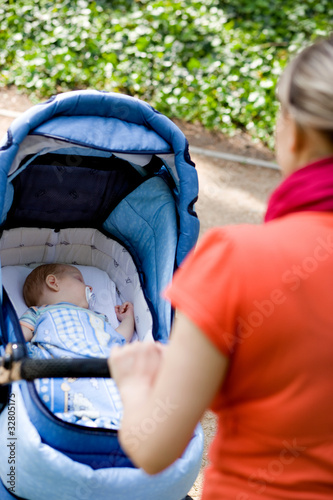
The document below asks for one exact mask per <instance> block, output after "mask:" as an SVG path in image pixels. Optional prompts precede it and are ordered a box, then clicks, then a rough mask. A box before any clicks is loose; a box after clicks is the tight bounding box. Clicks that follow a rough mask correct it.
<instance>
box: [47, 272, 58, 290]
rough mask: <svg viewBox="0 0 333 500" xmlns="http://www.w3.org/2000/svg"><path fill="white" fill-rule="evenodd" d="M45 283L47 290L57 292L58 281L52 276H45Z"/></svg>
mask: <svg viewBox="0 0 333 500" xmlns="http://www.w3.org/2000/svg"><path fill="white" fill-rule="evenodd" d="M45 283H46V286H47V287H48V288H51V290H53V291H55V292H57V291H58V290H59V284H58V280H57V277H56V276H55V275H54V274H48V275H47V276H46V279H45Z"/></svg>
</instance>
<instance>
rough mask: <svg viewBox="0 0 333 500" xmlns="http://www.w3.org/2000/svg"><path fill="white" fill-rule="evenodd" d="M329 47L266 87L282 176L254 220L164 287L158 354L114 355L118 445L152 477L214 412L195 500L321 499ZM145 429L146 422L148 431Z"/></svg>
mask: <svg viewBox="0 0 333 500" xmlns="http://www.w3.org/2000/svg"><path fill="white" fill-rule="evenodd" d="M332 82H333V39H331V40H324V41H321V42H318V43H316V44H315V45H313V46H311V47H309V48H307V49H305V50H304V51H303V52H302V53H301V54H300V55H298V56H297V57H296V58H295V60H294V61H293V62H292V63H291V64H290V65H289V66H288V68H287V69H286V71H285V73H284V75H283V77H282V79H281V81H280V84H279V88H278V96H279V100H280V103H281V112H280V115H279V117H278V121H277V130H276V149H277V159H278V162H279V164H280V166H281V169H282V171H283V174H284V176H285V179H284V180H283V182H282V183H281V185H280V186H279V187H278V188H277V189H276V191H275V192H274V193H273V195H272V197H271V198H270V200H269V204H268V209H267V213H266V217H265V224H263V225H261V226H249V225H243V226H229V227H225V228H217V229H213V230H211V231H209V232H208V233H207V235H206V236H205V237H204V238H203V239H202V241H201V243H200V245H199V246H198V248H197V250H196V251H195V252H193V253H192V254H191V255H190V256H189V257H188V258H187V260H186V262H185V264H184V265H183V267H182V268H181V269H180V270H178V272H177V273H176V275H175V278H174V281H173V283H172V285H171V286H170V287H169V289H168V290H167V292H166V296H167V297H168V298H169V299H170V300H171V302H172V304H173V306H174V307H176V308H177V310H178V314H177V319H176V321H175V324H174V328H173V332H172V336H171V341H170V344H169V346H168V347H167V348H165V349H163V348H162V347H159V346H158V345H155V346H154V345H138V344H136V345H131V346H127V347H124V348H117V350H116V349H114V351H113V353H112V356H111V359H110V368H111V369H112V373H113V375H114V376H115V379H116V382H117V383H118V385H119V389H120V392H121V395H122V399H123V404H124V418H123V423H122V429H121V432H120V439H121V443H122V445H123V447H124V448H125V450H126V452H127V453H128V454H129V455H130V457H131V458H132V460H133V461H134V462H135V463H136V464H137V465H138V466H141V467H143V468H144V469H145V470H146V471H147V472H148V473H156V472H158V471H160V470H162V469H163V468H165V467H167V466H168V465H169V464H171V463H172V462H173V461H174V460H175V459H176V458H177V457H179V456H180V455H181V453H182V452H183V450H184V448H185V447H186V445H187V443H188V441H189V440H190V438H191V435H192V433H193V430H194V428H195V426H196V424H197V422H198V421H199V420H200V418H201V416H202V414H203V412H204V411H205V409H206V408H207V407H209V406H210V407H211V408H212V409H213V410H214V411H215V412H216V413H217V416H218V430H217V435H216V437H215V439H214V442H213V445H212V447H211V451H210V458H211V465H210V467H209V468H208V470H207V472H206V476H205V483H204V491H203V499H205V500H212V499H236V500H259V499H260V500H273V499H288V500H290V499H291V498H292V499H299V500H306V499H309V500H310V499H311V500H321V499H322V500H324V499H329V498H332V496H333V293H332V292H333V285H332V283H333V280H332V276H333V84H332ZM154 424H155V425H154Z"/></svg>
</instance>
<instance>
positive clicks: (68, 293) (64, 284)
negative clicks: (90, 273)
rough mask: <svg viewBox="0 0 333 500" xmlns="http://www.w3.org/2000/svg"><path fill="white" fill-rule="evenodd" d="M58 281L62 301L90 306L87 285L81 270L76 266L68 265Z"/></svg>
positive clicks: (80, 305)
mask: <svg viewBox="0 0 333 500" xmlns="http://www.w3.org/2000/svg"><path fill="white" fill-rule="evenodd" d="M58 283H59V287H60V292H61V300H62V301H64V302H70V303H71V304H74V305H77V306H79V307H85V308H88V301H87V297H86V286H87V285H86V284H85V282H84V279H83V276H82V274H81V272H80V271H79V270H78V269H77V268H76V267H74V266H66V269H65V270H64V271H63V272H62V273H61V274H60V275H59V277H58Z"/></svg>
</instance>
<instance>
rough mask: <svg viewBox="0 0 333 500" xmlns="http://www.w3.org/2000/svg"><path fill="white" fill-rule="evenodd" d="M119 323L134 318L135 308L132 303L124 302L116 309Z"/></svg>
mask: <svg viewBox="0 0 333 500" xmlns="http://www.w3.org/2000/svg"><path fill="white" fill-rule="evenodd" d="M115 311H116V315H117V319H118V321H123V320H124V319H125V318H134V307H133V304H132V302H124V303H123V304H121V306H116V307H115Z"/></svg>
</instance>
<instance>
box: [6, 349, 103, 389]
mask: <svg viewBox="0 0 333 500" xmlns="http://www.w3.org/2000/svg"><path fill="white" fill-rule="evenodd" d="M22 352H23V349H22V346H20V344H8V345H7V347H6V353H5V356H3V357H1V358H0V385H5V384H10V383H11V382H14V381H16V380H29V381H31V380H34V379H36V378H63V377H73V378H76V377H89V378H90V377H102V378H110V376H111V375H110V371H109V368H108V364H107V361H108V360H107V359H106V358H59V359H30V358H26V357H23V356H22Z"/></svg>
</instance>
